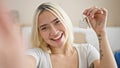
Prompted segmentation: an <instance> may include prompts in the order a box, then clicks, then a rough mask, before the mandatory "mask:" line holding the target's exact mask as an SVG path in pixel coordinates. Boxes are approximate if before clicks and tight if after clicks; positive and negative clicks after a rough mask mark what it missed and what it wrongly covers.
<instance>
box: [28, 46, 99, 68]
mask: <svg viewBox="0 0 120 68" xmlns="http://www.w3.org/2000/svg"><path fill="white" fill-rule="evenodd" d="M75 48H76V50H77V52H78V57H79V68H89V66H90V64H91V63H92V62H93V61H95V60H96V59H99V58H100V56H99V53H98V51H97V50H96V48H95V47H93V46H92V45H90V44H75ZM27 55H31V56H33V57H34V58H35V59H36V61H37V64H36V68H52V64H51V59H50V55H49V53H46V52H44V51H43V50H42V49H40V48H34V49H29V50H28V52H27Z"/></svg>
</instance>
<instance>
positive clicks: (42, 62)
mask: <svg viewBox="0 0 120 68" xmlns="http://www.w3.org/2000/svg"><path fill="white" fill-rule="evenodd" d="M3 8H5V7H4V6H1V5H0V24H1V25H0V41H2V42H0V45H5V46H0V60H1V61H0V66H2V68H117V66H116V63H115V60H114V57H113V54H112V51H111V48H110V45H109V42H108V39H107V35H106V19H107V11H106V10H105V9H103V8H101V9H100V8H97V7H91V8H88V9H86V10H85V11H84V12H83V14H84V15H85V16H86V17H87V18H88V20H89V23H90V24H91V27H92V28H93V30H94V31H95V32H96V35H97V36H98V40H99V46H100V56H99V52H98V51H97V50H96V49H95V48H94V47H93V46H92V45H90V44H78V45H76V44H74V43H73V40H74V38H73V32H72V23H71V21H70V19H69V17H68V16H67V15H66V13H65V12H64V11H63V10H62V9H61V8H60V7H59V6H57V5H54V4H51V3H43V4H41V5H40V6H38V8H37V10H36V13H35V18H34V23H33V29H32V37H31V41H32V45H33V47H34V48H33V49H30V50H28V52H27V56H25V55H24V56H23V54H22V53H23V50H22V48H19V47H18V46H16V45H17V44H18V45H19V46H20V45H22V46H23V45H24V44H21V43H23V42H22V39H21V35H20V32H19V29H18V28H17V27H15V25H14V24H13V23H12V22H13V21H12V19H11V18H10V16H9V15H8V13H6V11H7V10H6V9H7V8H6V9H3ZM11 26H12V28H11ZM13 26H14V27H13ZM16 28H17V29H16ZM6 34H7V37H6ZM5 42H7V43H5ZM7 46H9V48H8V49H7V50H8V52H6V47H7ZM10 46H12V47H10ZM3 55H4V57H3ZM23 57H24V58H23ZM25 58H27V60H26V59H25ZM23 59H24V60H23ZM6 62H7V63H6Z"/></svg>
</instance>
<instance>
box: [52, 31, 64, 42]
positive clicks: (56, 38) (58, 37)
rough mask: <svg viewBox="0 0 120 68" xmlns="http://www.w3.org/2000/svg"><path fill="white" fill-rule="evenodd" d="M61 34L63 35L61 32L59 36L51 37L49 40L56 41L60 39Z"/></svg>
mask: <svg viewBox="0 0 120 68" xmlns="http://www.w3.org/2000/svg"><path fill="white" fill-rule="evenodd" d="M62 36H63V33H61V34H60V35H59V36H57V37H55V38H52V39H51V40H53V41H58V40H60V39H61V38H62Z"/></svg>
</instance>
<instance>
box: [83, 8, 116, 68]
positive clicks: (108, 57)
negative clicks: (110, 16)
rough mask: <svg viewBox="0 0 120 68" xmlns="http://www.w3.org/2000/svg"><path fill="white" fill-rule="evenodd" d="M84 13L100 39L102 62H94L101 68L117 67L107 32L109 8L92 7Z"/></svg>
mask: <svg viewBox="0 0 120 68" xmlns="http://www.w3.org/2000/svg"><path fill="white" fill-rule="evenodd" d="M83 14H84V15H86V16H87V18H88V20H89V23H90V24H91V27H92V28H93V30H94V31H95V32H96V35H97V37H98V41H99V49H100V63H99V62H93V63H94V64H97V66H99V67H100V68H117V65H116V62H115V59H114V56H113V53H112V50H111V48H110V44H109V42H108V38H107V34H106V20H107V10H106V9H104V8H97V7H91V8H88V9H86V10H85V11H84V13H83ZM98 61H99V60H98Z"/></svg>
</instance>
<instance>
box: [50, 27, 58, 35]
mask: <svg viewBox="0 0 120 68" xmlns="http://www.w3.org/2000/svg"><path fill="white" fill-rule="evenodd" d="M57 32H58V31H57V28H56V27H55V26H53V25H52V26H51V28H50V35H56V34H57Z"/></svg>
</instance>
